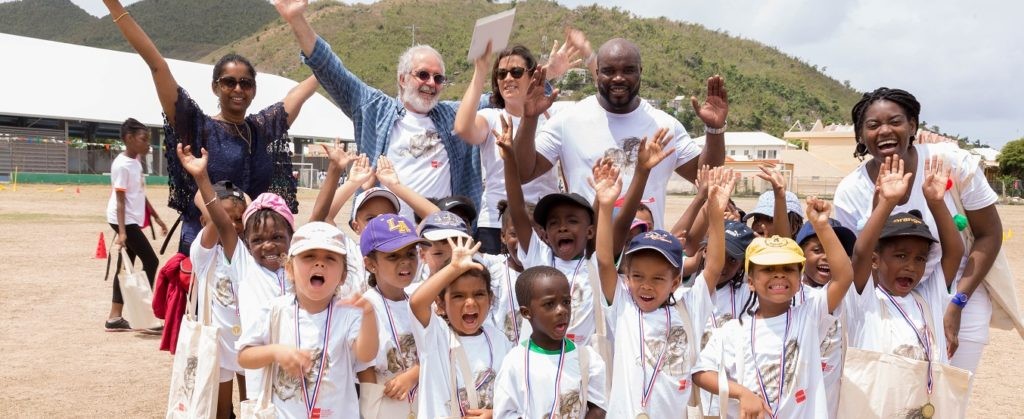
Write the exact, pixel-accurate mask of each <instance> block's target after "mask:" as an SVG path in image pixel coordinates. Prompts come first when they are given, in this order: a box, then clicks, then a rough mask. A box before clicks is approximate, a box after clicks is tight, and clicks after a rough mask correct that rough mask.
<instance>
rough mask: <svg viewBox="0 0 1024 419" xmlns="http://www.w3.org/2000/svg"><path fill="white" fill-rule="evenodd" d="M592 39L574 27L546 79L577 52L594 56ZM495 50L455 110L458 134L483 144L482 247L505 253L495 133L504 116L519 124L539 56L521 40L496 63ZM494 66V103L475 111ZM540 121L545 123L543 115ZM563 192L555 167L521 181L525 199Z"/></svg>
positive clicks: (477, 67) (555, 51)
mask: <svg viewBox="0 0 1024 419" xmlns="http://www.w3.org/2000/svg"><path fill="white" fill-rule="evenodd" d="M590 52H591V51H590V43H589V42H588V41H587V39H586V37H585V36H584V35H583V33H582V32H580V31H578V30H570V31H569V32H568V33H567V35H566V40H565V43H564V44H562V46H561V47H559V46H558V41H555V45H554V47H552V49H551V54H550V56H549V57H550V58H549V59H548V63H547V64H546V65H545V66H543V68H544V69H545V71H546V72H547V73H546V76H547V78H548V79H549V80H550V79H556V78H558V77H561V76H562V75H563V74H565V72H566V71H568V69H569V68H570V67H571V66H572V65H575V64H577V63H579V62H580V60H576V61H573V58H574V57H575V56H577V55H578V54H581V53H582V54H583V55H584V56H589V55H590ZM490 59H491V49H490V45H488V47H487V50H486V52H485V53H484V54H483V55H482V56H480V58H477V59H476V60H475V61H474V70H473V79H472V81H471V82H470V85H469V87H468V88H467V89H466V93H465V94H464V95H463V96H462V102H461V103H460V105H459V110H458V113H456V115H455V134H456V135H458V136H459V138H462V139H463V140H464V141H466V142H467V143H469V144H472V145H478V146H480V166H481V170H482V173H483V179H484V184H483V187H484V191H483V196H482V197H481V200H480V212H479V214H478V218H477V226H478V227H477V241H479V242H480V243H481V247H480V251H481V252H484V253H489V254H495V255H496V254H499V253H501V221H500V220H499V219H498V215H499V213H498V202H499V201H502V200H504V199H506V198H505V175H504V173H505V170H504V166H503V162H502V160H501V157H500V156H499V154H498V147H496V146H495V139H494V138H495V137H494V134H493V132H501V118H502V117H503V116H506V115H507V116H510V117H511V118H512V129H513V131H514V130H515V129H517V128H518V127H519V117H520V116H522V115H523V104H524V102H525V98H526V89H527V87H528V86H529V85H530V79H531V77H532V76H533V73H534V71H536V70H537V69H538V68H537V60H536V59H535V58H534V56H533V54H531V53H530V50H529V49H527V48H526V47H524V46H522V45H516V46H511V47H508V48H506V49H505V50H504V51H501V52H500V53H498V56H497V58H495V60H494V62H493V64H492V63H491V61H490ZM489 67H490V70H491V72H490V74H491V90H492V92H491V96H490V102H491V103H490V105H491V107H490V108H486V109H481V110H477V108H478V107H479V104H480V95H481V93H483V88H484V81H485V78H486V77H487V74H488V72H487V70H488V68H489ZM541 123H543V118H542V121H541ZM555 192H559V187H558V171H557V169H552V170H551V171H549V172H548V173H545V174H543V175H541V176H540V177H538V178H537V179H534V180H533V181H531V182H529V183H527V184H525V185H523V193H524V194H525V197H526V201H527V202H537V201H538V200H540V198H542V197H544V196H545V195H548V194H551V193H555Z"/></svg>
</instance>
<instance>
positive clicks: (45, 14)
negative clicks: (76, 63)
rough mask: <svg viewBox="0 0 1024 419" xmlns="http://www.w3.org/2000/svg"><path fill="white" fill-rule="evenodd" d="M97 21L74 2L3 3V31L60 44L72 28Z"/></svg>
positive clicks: (0, 25) (0, 13)
mask: <svg viewBox="0 0 1024 419" xmlns="http://www.w3.org/2000/svg"><path fill="white" fill-rule="evenodd" d="M95 20H96V18H95V17H93V16H92V15H90V14H88V13H86V12H85V10H82V9H81V8H79V7H78V6H75V5H74V3H71V0H23V1H14V2H8V3H0V28H2V29H0V32H3V33H9V34H13V35H22V36H29V37H32V38H41V39H49V40H54V41H58V40H60V39H61V37H62V36H64V35H65V32H67V30H68V28H79V27H83V26H86V25H88V24H90V23H92V22H93V21H95Z"/></svg>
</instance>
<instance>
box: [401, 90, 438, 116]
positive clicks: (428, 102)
mask: <svg viewBox="0 0 1024 419" xmlns="http://www.w3.org/2000/svg"><path fill="white" fill-rule="evenodd" d="M424 88H427V87H426V86H424ZM401 100H402V103H403V104H405V106H406V107H408V108H409V109H410V110H412V111H413V112H416V113H422V114H425V113H428V112H430V110H431V109H434V106H437V102H438V101H439V100H440V99H439V97H438V96H434V97H433V98H431V99H423V98H422V97H420V95H419V90H417V89H416V88H414V87H409V86H407V87H405V88H403V89H402V97H401Z"/></svg>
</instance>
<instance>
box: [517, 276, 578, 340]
mask: <svg viewBox="0 0 1024 419" xmlns="http://www.w3.org/2000/svg"><path fill="white" fill-rule="evenodd" d="M531 285H532V286H531V290H530V296H531V298H530V300H529V301H528V302H527V303H526V305H525V306H522V307H520V312H521V313H522V315H523V318H525V319H527V320H529V321H530V326H532V327H533V335H532V336H531V339H533V340H534V342H536V343H537V344H538V345H540V346H541V347H543V348H548V349H550V348H553V347H557V346H558V345H560V343H561V341H562V339H565V332H566V331H567V330H568V329H569V320H570V319H571V317H572V293H571V292H570V289H569V280H568V279H566V278H565V276H556V275H543V276H540V277H538V278H536V279H535V280H534V281H533V284H531ZM522 303H523V302H522V301H520V304H522Z"/></svg>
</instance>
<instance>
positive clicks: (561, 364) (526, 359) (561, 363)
mask: <svg viewBox="0 0 1024 419" xmlns="http://www.w3.org/2000/svg"><path fill="white" fill-rule="evenodd" d="M531 344H532V341H528V342H527V343H526V351H524V355H523V363H524V364H525V365H526V400H527V401H530V400H533V399H531V398H530V345H531ZM581 356H582V355H581ZM563 370H565V339H562V349H561V351H560V352H559V353H558V367H557V370H555V398H554V399H553V400H552V401H551V409H549V410H548V414H547V415H546V416H544V417H545V418H550V417H556V416H555V412H557V409H558V399H559V398H561V391H562V371H563ZM586 373H587V371H580V374H586ZM580 391H587V389H585V388H581V389H580ZM528 404H529V403H528ZM524 417H530V415H528V414H527V415H524Z"/></svg>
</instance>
